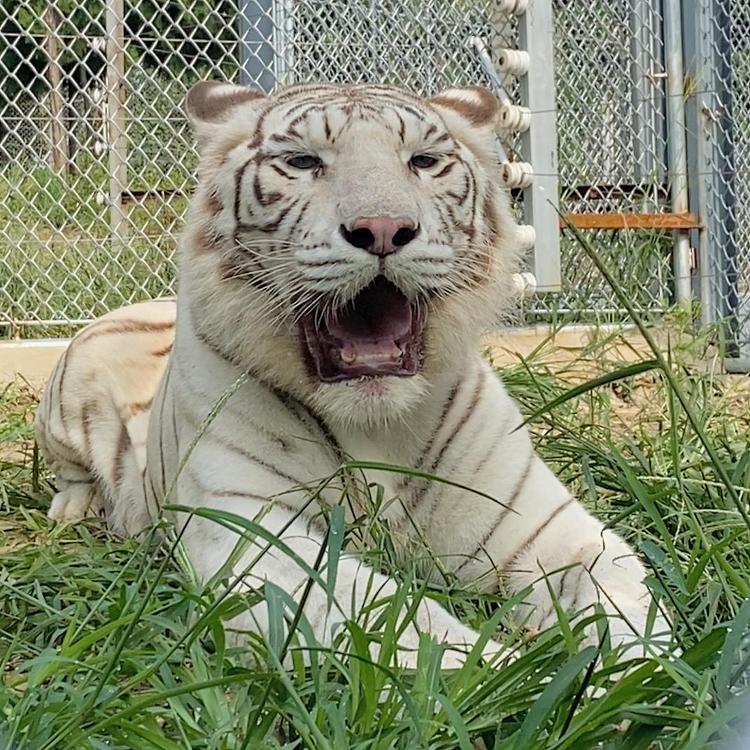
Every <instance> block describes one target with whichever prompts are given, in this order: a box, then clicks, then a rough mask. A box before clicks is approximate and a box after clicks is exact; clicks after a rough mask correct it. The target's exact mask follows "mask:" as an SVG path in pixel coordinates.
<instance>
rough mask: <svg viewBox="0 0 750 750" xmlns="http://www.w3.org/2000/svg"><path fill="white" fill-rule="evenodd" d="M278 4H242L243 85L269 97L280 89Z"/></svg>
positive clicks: (260, 0) (248, 0)
mask: <svg viewBox="0 0 750 750" xmlns="http://www.w3.org/2000/svg"><path fill="white" fill-rule="evenodd" d="M275 5H276V3H275V2H274V0H240V4H239V10H240V13H239V24H240V28H239V38H240V83H242V84H243V85H245V86H253V87H254V88H257V89H260V90H261V91H263V92H264V93H266V94H269V93H271V92H272V91H273V89H274V88H275V86H276V82H277V81H276V75H275V72H276V71H275V67H274V61H275V57H276V55H275V52H274V41H275V28H274V27H275V24H274V20H275V19H274V6H275Z"/></svg>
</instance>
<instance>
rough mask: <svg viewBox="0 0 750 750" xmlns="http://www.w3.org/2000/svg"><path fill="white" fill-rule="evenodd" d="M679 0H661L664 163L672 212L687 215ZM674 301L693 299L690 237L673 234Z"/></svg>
mask: <svg viewBox="0 0 750 750" xmlns="http://www.w3.org/2000/svg"><path fill="white" fill-rule="evenodd" d="M680 4H681V0H664V51H665V55H666V68H667V163H668V165H669V188H670V195H671V200H672V211H673V212H674V213H678V214H682V213H687V211H688V209H689V203H688V177H687V144H686V140H685V103H684V96H685V91H684V77H683V58H682V28H681V14H680ZM672 253H673V258H672V261H673V266H674V284H675V301H676V302H677V304H678V305H680V306H681V307H689V306H690V302H691V299H692V263H691V251H690V236H689V234H688V233H687V232H684V231H676V232H675V233H674V245H673V248H672Z"/></svg>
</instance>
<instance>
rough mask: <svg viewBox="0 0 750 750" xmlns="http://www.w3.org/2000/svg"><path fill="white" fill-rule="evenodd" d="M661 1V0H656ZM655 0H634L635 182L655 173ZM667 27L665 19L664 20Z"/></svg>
mask: <svg viewBox="0 0 750 750" xmlns="http://www.w3.org/2000/svg"><path fill="white" fill-rule="evenodd" d="M656 1H657V2H658V0H656ZM654 2H655V0H632V6H631V9H630V13H629V14H628V18H629V25H630V29H629V31H630V33H629V37H630V106H631V119H632V126H631V127H632V135H633V160H634V162H635V170H636V172H635V179H636V182H645V181H647V180H650V179H653V178H654V176H655V172H656V165H657V160H656V154H657V138H656V133H657V126H656V122H655V119H656V118H655V113H656V111H657V110H656V107H657V106H658V103H657V101H656V95H657V93H658V91H657V87H656V86H655V85H654V78H653V75H652V68H653V62H654V59H655V57H656V55H655V50H654V15H655V12H654V7H653V3H654ZM665 27H666V21H665Z"/></svg>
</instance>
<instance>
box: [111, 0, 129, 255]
mask: <svg viewBox="0 0 750 750" xmlns="http://www.w3.org/2000/svg"><path fill="white" fill-rule="evenodd" d="M106 16H107V19H106V22H107V127H106V132H107V148H108V151H109V216H110V232H111V238H112V242H113V244H114V245H115V246H117V245H119V244H120V243H122V242H124V241H125V239H126V236H127V216H126V214H125V208H124V204H123V193H125V191H126V190H127V188H128V161H127V142H126V140H125V139H126V135H125V28H124V9H123V0H107V4H106Z"/></svg>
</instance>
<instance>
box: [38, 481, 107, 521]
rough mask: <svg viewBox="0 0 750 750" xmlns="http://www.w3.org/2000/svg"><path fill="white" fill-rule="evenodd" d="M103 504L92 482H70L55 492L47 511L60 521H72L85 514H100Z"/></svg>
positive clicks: (55, 519) (51, 516)
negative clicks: (67, 485)
mask: <svg viewBox="0 0 750 750" xmlns="http://www.w3.org/2000/svg"><path fill="white" fill-rule="evenodd" d="M102 508H103V505H102V501H101V498H100V497H99V493H98V492H97V491H96V488H95V487H94V485H93V484H90V483H88V482H87V483H80V484H71V485H70V486H69V487H66V488H65V489H64V490H61V491H60V492H57V493H55V495H54V497H53V498H52V505H50V509H49V511H48V513H47V515H48V516H49V518H51V519H53V520H54V521H59V522H61V523H74V522H75V521H80V520H81V519H82V518H84V517H85V516H87V515H100V514H101V511H102Z"/></svg>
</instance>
